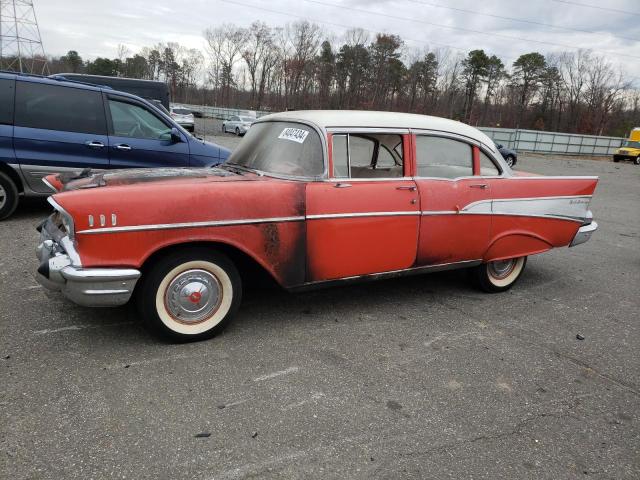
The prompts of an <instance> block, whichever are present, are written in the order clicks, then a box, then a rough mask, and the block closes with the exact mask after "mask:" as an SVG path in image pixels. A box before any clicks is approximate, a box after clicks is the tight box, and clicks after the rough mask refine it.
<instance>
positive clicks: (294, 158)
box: [227, 122, 324, 177]
mask: <svg viewBox="0 0 640 480" xmlns="http://www.w3.org/2000/svg"><path fill="white" fill-rule="evenodd" d="M227 163H229V164H232V165H238V166H241V167H245V168H249V169H252V170H259V171H261V172H265V173H273V174H280V175H293V176H299V177H319V176H321V175H322V174H323V173H324V162H323V153H322V143H321V141H320V136H319V135H318V133H317V132H316V131H315V130H314V129H313V128H311V127H309V126H307V125H303V124H301V123H294V122H258V123H255V124H253V126H252V127H251V128H250V129H249V131H248V132H247V134H246V135H245V137H244V139H243V140H242V142H240V145H238V148H236V150H235V151H234V152H233V153H232V154H231V156H230V157H229V160H228V162H227Z"/></svg>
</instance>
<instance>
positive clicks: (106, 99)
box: [102, 92, 176, 142]
mask: <svg viewBox="0 0 640 480" xmlns="http://www.w3.org/2000/svg"><path fill="white" fill-rule="evenodd" d="M102 100H103V102H104V110H105V114H106V116H107V134H108V136H110V137H116V136H117V137H119V138H131V139H134V140H151V141H153V140H155V141H158V142H164V141H166V140H161V139H159V138H157V139H153V138H138V137H122V136H118V135H116V134H115V131H114V129H113V119H112V117H111V107H110V105H109V100H113V101H117V102H121V103H128V104H130V105H134V106H136V107H140V108H143V109H145V110H147V111H148V112H149V113H150V114H151V115H153V116H154V117H156V118H157V119H158V120H160V121H161V122H162V123H164V124H165V125H166V126H167V128H176V125H174V123H173V122H171V121H169V119H167V118H163V117H162V116H160V115H158V114H157V112H156V111H155V108H149V106H148V105H146V104H145V103H144V102H140V101H138V100H136V99H135V98H129V97H124V96H121V95H114V94H112V93H105V92H103V95H102Z"/></svg>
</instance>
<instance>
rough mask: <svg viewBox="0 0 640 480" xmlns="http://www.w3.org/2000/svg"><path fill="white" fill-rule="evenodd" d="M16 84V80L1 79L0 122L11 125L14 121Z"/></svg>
mask: <svg viewBox="0 0 640 480" xmlns="http://www.w3.org/2000/svg"><path fill="white" fill-rule="evenodd" d="M14 85H15V81H14V80H8V79H5V78H2V79H0V124H4V125H11V124H12V123H13V100H14V98H13V92H14V89H15V86H14Z"/></svg>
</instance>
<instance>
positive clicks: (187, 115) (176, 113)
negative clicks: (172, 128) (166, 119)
mask: <svg viewBox="0 0 640 480" xmlns="http://www.w3.org/2000/svg"><path fill="white" fill-rule="evenodd" d="M170 115H171V118H173V120H174V121H175V122H176V123H177V124H178V125H180V126H181V127H183V128H184V129H185V130H188V131H189V132H192V133H193V132H194V131H195V129H196V126H195V125H196V121H195V118H194V117H193V112H192V111H191V110H189V109H187V108H184V107H180V106H173V107H171V112H170Z"/></svg>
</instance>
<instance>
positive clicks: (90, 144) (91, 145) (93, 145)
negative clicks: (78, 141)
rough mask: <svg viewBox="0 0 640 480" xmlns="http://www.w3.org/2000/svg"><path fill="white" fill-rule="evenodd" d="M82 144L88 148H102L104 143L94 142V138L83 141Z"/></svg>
mask: <svg viewBox="0 0 640 480" xmlns="http://www.w3.org/2000/svg"><path fill="white" fill-rule="evenodd" d="M84 144H85V145H86V146H87V147H89V148H104V143H102V142H96V141H95V140H90V141H88V142H84Z"/></svg>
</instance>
